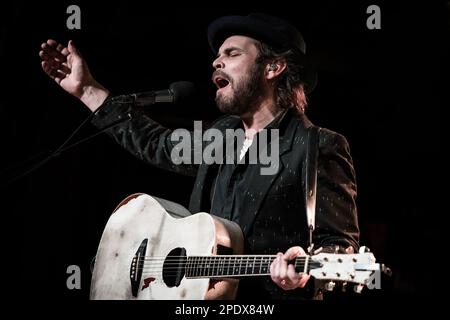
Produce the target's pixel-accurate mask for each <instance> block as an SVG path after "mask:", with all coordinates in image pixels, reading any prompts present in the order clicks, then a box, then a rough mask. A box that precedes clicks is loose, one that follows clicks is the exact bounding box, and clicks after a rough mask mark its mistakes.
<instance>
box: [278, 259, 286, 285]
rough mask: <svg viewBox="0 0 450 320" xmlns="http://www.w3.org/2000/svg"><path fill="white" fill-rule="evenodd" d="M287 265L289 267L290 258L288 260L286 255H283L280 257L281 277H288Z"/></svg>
mask: <svg viewBox="0 0 450 320" xmlns="http://www.w3.org/2000/svg"><path fill="white" fill-rule="evenodd" d="M287 267H288V260H286V259H285V258H284V255H282V256H281V257H280V263H279V271H278V272H279V273H280V278H281V279H285V280H286V277H287Z"/></svg>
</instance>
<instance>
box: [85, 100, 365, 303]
mask: <svg viewBox="0 0 450 320" xmlns="http://www.w3.org/2000/svg"><path fill="white" fill-rule="evenodd" d="M126 117H131V119H130V120H129V121H125V122H123V123H121V124H119V125H117V126H115V127H113V128H112V129H110V130H108V133H109V134H110V135H111V136H112V137H113V138H114V139H115V140H116V141H117V142H118V143H119V144H120V145H122V146H123V147H124V148H126V149H127V150H129V151H130V152H131V153H133V154H134V155H135V156H137V157H138V158H140V159H142V160H143V161H145V162H147V163H150V164H152V165H155V166H157V167H160V168H163V169H167V170H170V171H174V172H177V173H180V174H184V175H192V176H196V180H195V184H194V189H193V191H192V195H191V199H190V205H189V210H190V211H191V212H192V213H196V212H201V211H202V212H209V210H210V205H211V204H210V193H211V188H212V183H213V180H214V178H215V177H216V175H217V170H218V168H219V165H216V164H213V165H207V164H200V165H195V164H192V165H184V164H183V165H175V164H173V163H172V160H171V157H170V155H171V151H172V149H173V148H174V146H175V145H176V144H177V143H178V142H172V141H171V139H170V135H171V133H172V131H171V130H169V129H166V128H164V127H162V126H161V125H160V124H158V123H157V122H155V121H153V120H152V119H150V118H149V117H147V116H145V115H143V114H140V113H139V112H137V111H136V109H135V108H133V104H132V101H130V99H129V98H128V97H127V96H118V97H109V98H108V99H107V100H106V101H105V103H104V104H103V105H102V106H101V107H100V108H99V109H98V110H97V112H96V113H95V115H94V118H93V123H94V125H96V126H97V127H98V128H103V127H105V126H107V125H108V124H111V123H113V122H115V121H120V120H121V119H123V118H126ZM240 121H241V120H240V119H239V118H238V117H235V116H225V117H223V118H220V119H219V120H217V121H216V122H215V123H214V124H213V127H214V128H216V129H218V130H220V131H225V129H229V128H236V127H237V126H238V125H239V122H240ZM311 126H312V123H311V122H310V121H309V120H308V118H307V117H306V116H305V115H298V114H297V113H296V112H295V111H294V110H293V109H291V110H289V111H288V113H287V114H286V116H285V117H284V118H283V120H282V121H281V123H280V125H279V130H280V131H279V136H280V138H279V139H280V140H279V152H280V161H279V169H278V172H277V173H276V174H274V175H261V174H260V167H261V165H260V164H254V165H249V166H248V168H247V170H251V174H250V175H248V176H250V177H251V178H250V179H249V180H248V181H246V183H247V184H248V189H247V193H246V195H245V199H246V201H244V203H243V204H241V206H242V207H243V208H244V210H243V212H242V217H241V222H240V226H241V228H242V230H243V232H244V237H245V241H246V251H247V252H246V253H248V254H252V253H253V254H276V253H277V252H284V251H286V250H287V249H288V248H290V247H292V246H295V245H300V246H302V247H303V248H305V249H306V247H307V245H308V243H307V241H308V229H307V224H306V210H305V202H304V196H303V195H304V189H305V184H304V181H305V179H304V176H305V154H306V138H307V129H308V128H309V127H311ZM355 197H356V179H355V172H354V169H353V163H352V158H351V156H350V151H349V146H348V143H347V141H346V139H345V138H344V137H343V136H342V135H340V134H337V133H335V132H332V131H330V130H327V129H322V130H321V131H320V135H319V161H318V178H317V205H316V229H315V232H314V241H313V242H314V244H315V247H316V248H317V247H325V248H331V247H333V248H334V247H335V246H340V247H341V248H346V247H348V246H353V247H354V249H355V250H357V249H358V247H359V245H358V239H359V229H358V221H357V211H356V204H355ZM258 287H259V288H260V289H262V290H260V291H259V293H261V294H260V296H261V297H272V298H277V297H280V296H284V295H288V296H289V295H290V296H296V295H297V294H298V295H302V294H303V293H302V292H301V291H302V290H300V289H299V290H294V291H290V292H284V291H283V290H281V289H279V288H278V287H277V286H275V285H274V284H273V282H272V281H271V280H270V278H265V279H260V278H254V279H252V280H245V281H241V288H242V290H241V291H242V292H244V291H247V290H246V288H247V289H251V290H252V292H253V293H254V292H258V289H256V290H255V288H258ZM303 291H304V290H303Z"/></svg>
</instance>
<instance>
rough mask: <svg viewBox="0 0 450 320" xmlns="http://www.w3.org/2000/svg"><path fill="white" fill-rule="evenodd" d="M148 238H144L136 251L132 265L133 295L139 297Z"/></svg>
mask: <svg viewBox="0 0 450 320" xmlns="http://www.w3.org/2000/svg"><path fill="white" fill-rule="evenodd" d="M147 243H148V239H144V240H143V241H142V242H141V245H140V246H139V249H138V250H137V251H136V253H135V255H134V257H133V259H132V260H131V266H130V281H131V293H132V294H133V297H137V294H138V291H139V284H140V283H141V278H142V269H143V267H144V262H145V253H146V252H147Z"/></svg>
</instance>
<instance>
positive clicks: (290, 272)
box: [286, 264, 301, 283]
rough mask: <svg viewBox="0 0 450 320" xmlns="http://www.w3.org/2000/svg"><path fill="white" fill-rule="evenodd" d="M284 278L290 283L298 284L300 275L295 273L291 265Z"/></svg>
mask: <svg viewBox="0 0 450 320" xmlns="http://www.w3.org/2000/svg"><path fill="white" fill-rule="evenodd" d="M286 277H287V278H288V279H289V282H291V283H298V282H299V281H300V278H301V276H300V274H298V273H297V272H296V271H295V267H294V266H293V265H292V264H290V265H289V266H288V267H287V271H286Z"/></svg>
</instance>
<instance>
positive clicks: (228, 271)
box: [225, 257, 231, 276]
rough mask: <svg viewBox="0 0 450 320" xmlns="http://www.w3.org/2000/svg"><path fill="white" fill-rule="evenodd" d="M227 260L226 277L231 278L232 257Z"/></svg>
mask: <svg viewBox="0 0 450 320" xmlns="http://www.w3.org/2000/svg"><path fill="white" fill-rule="evenodd" d="M225 259H227V260H226V264H225V265H226V267H227V271H226V272H225V275H227V276H229V275H230V264H231V261H230V259H231V258H230V257H226V258H225Z"/></svg>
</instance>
